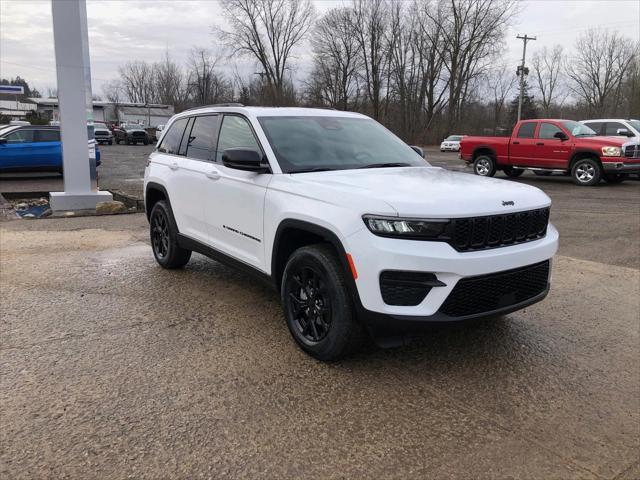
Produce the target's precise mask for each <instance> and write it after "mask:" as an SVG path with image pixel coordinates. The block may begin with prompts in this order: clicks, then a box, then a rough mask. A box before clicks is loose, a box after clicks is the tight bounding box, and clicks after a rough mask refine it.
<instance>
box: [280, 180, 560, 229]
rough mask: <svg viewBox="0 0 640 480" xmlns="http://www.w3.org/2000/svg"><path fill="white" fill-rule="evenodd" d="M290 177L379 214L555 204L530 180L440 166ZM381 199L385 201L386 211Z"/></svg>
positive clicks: (440, 214) (471, 212)
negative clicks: (532, 184) (533, 185)
mask: <svg viewBox="0 0 640 480" xmlns="http://www.w3.org/2000/svg"><path fill="white" fill-rule="evenodd" d="M290 177H291V179H292V180H293V182H291V183H290V184H291V185H292V190H297V191H302V192H306V194H307V195H310V196H313V197H315V198H318V199H321V200H323V201H326V202H328V203H335V204H337V203H339V202H344V201H348V202H349V203H348V204H350V205H354V207H355V206H357V208H361V209H362V210H363V211H362V212H361V213H374V214H376V213H377V214H380V213H387V212H389V209H392V211H394V213H395V215H399V216H411V217H432V218H447V217H467V216H477V215H493V214H499V213H509V212H517V211H522V210H532V209H535V208H542V207H546V206H549V205H550V204H551V200H550V199H549V197H548V196H547V195H546V194H545V193H543V192H542V191H541V190H539V189H537V188H535V187H531V186H529V185H523V184H520V183H516V182H513V181H509V180H498V179H495V178H485V177H478V176H476V175H470V174H468V173H460V172H451V171H449V170H444V169H442V168H437V167H400V168H376V169H363V170H341V171H335V172H313V173H299V174H292V175H290ZM296 187H297V188H296ZM380 203H383V204H386V208H384V210H382V208H381V206H380ZM367 207H369V208H367ZM376 208H377V210H375V209H376ZM389 213H390V212H389ZM394 213H391V214H394Z"/></svg>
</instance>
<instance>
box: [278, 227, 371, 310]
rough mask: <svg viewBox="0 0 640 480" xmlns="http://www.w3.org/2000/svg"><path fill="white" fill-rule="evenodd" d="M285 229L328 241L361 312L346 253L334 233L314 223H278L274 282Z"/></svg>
mask: <svg viewBox="0 0 640 480" xmlns="http://www.w3.org/2000/svg"><path fill="white" fill-rule="evenodd" d="M287 228H296V229H298V230H303V231H306V232H309V233H313V234H315V235H318V236H320V237H322V238H324V239H325V240H326V241H328V242H329V243H330V244H331V245H332V246H333V247H334V248H335V249H336V251H337V252H338V258H339V260H340V264H341V265H342V268H343V271H344V273H345V278H346V279H347V288H348V289H349V294H350V295H351V298H352V299H353V301H354V305H355V307H356V310H357V311H358V312H359V311H362V310H363V306H362V303H361V302H360V295H359V294H358V289H357V287H356V283H355V280H354V279H353V275H352V274H351V267H350V266H349V262H348V260H347V252H346V250H345V248H344V245H342V242H341V241H340V239H339V238H338V235H336V234H335V233H334V232H332V231H331V230H329V229H328V228H325V227H321V226H320V225H316V224H315V223H310V222H305V221H304V220H296V219H292V218H290V219H285V220H282V221H281V222H280V224H279V225H278V229H277V230H276V235H275V238H274V241H273V250H272V252H271V276H272V278H273V279H274V281H275V282H278V272H277V258H278V257H277V252H278V247H279V245H280V241H281V237H282V233H283V232H284V231H285V230H286V229H287ZM277 288H278V290H280V285H277Z"/></svg>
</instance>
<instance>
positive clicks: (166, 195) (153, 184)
mask: <svg viewBox="0 0 640 480" xmlns="http://www.w3.org/2000/svg"><path fill="white" fill-rule="evenodd" d="M150 190H158V191H160V192H162V193H163V194H164V198H165V199H166V201H167V203H168V204H169V207H171V200H170V199H169V193H168V192H167V189H166V188H164V185H160V184H159V183H157V182H149V183H147V186H146V187H145V189H144V210H145V212H146V213H147V220H149V216H150V215H151V211H150V209H149V207H148V206H147V197H148V196H149V191H150Z"/></svg>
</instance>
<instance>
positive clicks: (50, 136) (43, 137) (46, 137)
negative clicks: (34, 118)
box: [36, 130, 60, 142]
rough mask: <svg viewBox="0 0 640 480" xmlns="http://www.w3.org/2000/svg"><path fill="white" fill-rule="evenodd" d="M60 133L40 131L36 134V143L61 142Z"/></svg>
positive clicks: (56, 131)
mask: <svg viewBox="0 0 640 480" xmlns="http://www.w3.org/2000/svg"><path fill="white" fill-rule="evenodd" d="M59 141H60V131H58V130H38V131H37V132H36V142H59Z"/></svg>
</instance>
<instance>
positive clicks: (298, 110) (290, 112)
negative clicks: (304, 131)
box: [179, 106, 369, 118]
mask: <svg viewBox="0 0 640 480" xmlns="http://www.w3.org/2000/svg"><path fill="white" fill-rule="evenodd" d="M205 112H229V113H242V114H244V115H247V116H251V117H351V118H369V117H367V116H366V115H362V114H361V113H355V112H345V111H343V110H329V109H326V108H302V107H221V106H219V107H216V106H209V107H207V106H205V107H201V108H191V109H189V110H186V111H184V112H182V113H180V114H179V115H180V116H188V115H193V114H194V113H205Z"/></svg>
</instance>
